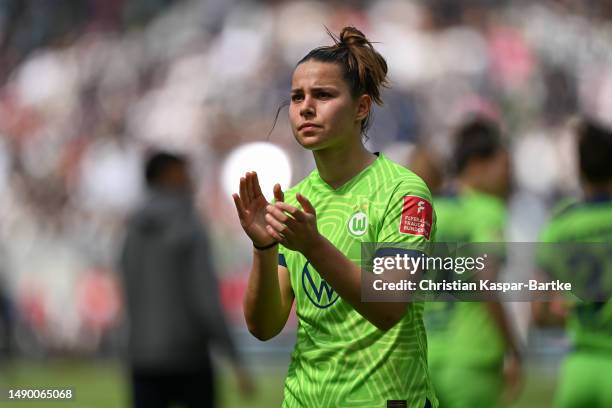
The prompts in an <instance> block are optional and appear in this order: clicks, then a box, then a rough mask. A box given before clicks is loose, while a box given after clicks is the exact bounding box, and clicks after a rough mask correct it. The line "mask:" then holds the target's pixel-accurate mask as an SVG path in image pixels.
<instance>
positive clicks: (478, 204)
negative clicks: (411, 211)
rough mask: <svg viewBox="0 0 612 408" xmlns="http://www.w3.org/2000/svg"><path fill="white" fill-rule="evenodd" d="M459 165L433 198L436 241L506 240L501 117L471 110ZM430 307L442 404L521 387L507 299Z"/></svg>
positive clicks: (493, 397)
mask: <svg viewBox="0 0 612 408" xmlns="http://www.w3.org/2000/svg"><path fill="white" fill-rule="evenodd" d="M454 167H455V169H454V170H455V171H456V173H455V175H456V179H455V180H454V183H453V186H452V188H450V189H448V191H445V192H444V193H442V194H441V195H439V196H438V197H435V198H434V202H435V204H436V212H437V214H438V235H437V238H436V241H437V242H440V243H444V242H446V243H474V242H487V243H499V242H503V241H504V226H505V222H506V208H505V203H504V199H505V198H506V196H507V195H508V192H509V186H510V166H509V155H508V152H507V150H506V149H505V148H504V146H503V144H502V141H501V133H500V130H499V128H498V126H497V124H496V123H494V122H492V121H490V120H488V119H485V118H482V117H473V118H472V119H470V120H469V121H467V122H465V123H464V124H463V126H461V127H460V128H459V129H458V131H457V132H456V134H455V148H454ZM500 255H501V254H500ZM500 258H503V255H501V256H500ZM496 272H497V271H492V270H489V271H488V272H487V273H489V274H495V273H496ZM425 310H426V313H425V322H426V328H427V336H428V344H429V364H430V370H431V376H432V381H433V382H434V387H435V389H436V394H437V395H438V398H439V401H440V406H441V407H450V408H455V407H457V408H459V407H461V408H463V407H466V408H467V407H470V408H480V407H483V408H491V407H496V406H500V405H501V404H502V395H503V394H504V391H506V392H507V395H506V397H507V398H512V397H513V396H514V395H516V394H517V392H518V387H519V383H520V371H521V364H520V358H519V353H518V351H517V347H516V344H515V342H514V340H513V337H512V335H511V330H510V328H509V322H508V317H507V316H506V313H505V311H504V309H503V307H502V305H501V304H499V303H498V302H486V303H485V302H428V303H427V304H426V309H425Z"/></svg>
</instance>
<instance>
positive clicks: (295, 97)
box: [291, 94, 304, 102]
mask: <svg viewBox="0 0 612 408" xmlns="http://www.w3.org/2000/svg"><path fill="white" fill-rule="evenodd" d="M302 99H304V95H301V94H293V95H291V102H300V101H301V100H302Z"/></svg>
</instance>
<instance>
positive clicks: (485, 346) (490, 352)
mask: <svg viewBox="0 0 612 408" xmlns="http://www.w3.org/2000/svg"><path fill="white" fill-rule="evenodd" d="M435 204H436V213H437V215H438V234H437V238H436V240H437V241H438V242H448V243H471V242H492V243H494V242H502V241H503V238H504V226H505V222H506V210H505V206H504V204H503V202H502V201H501V200H500V199H498V198H496V197H494V196H491V195H488V194H484V193H480V192H476V191H466V192H464V193H462V194H459V195H456V194H453V195H447V196H440V197H436V198H435ZM425 322H426V327H427V336H428V339H429V358H430V362H431V365H432V367H434V368H435V367H439V366H443V365H455V366H456V365H461V366H467V367H493V366H498V365H499V364H501V363H502V361H503V356H504V342H503V338H502V337H501V334H500V333H499V330H498V329H497V327H496V325H495V322H493V321H492V319H491V317H490V313H489V312H488V310H487V308H486V306H485V305H484V304H482V303H479V302H428V303H427V306H426V312H425ZM433 371H435V370H433ZM434 375H435V372H434Z"/></svg>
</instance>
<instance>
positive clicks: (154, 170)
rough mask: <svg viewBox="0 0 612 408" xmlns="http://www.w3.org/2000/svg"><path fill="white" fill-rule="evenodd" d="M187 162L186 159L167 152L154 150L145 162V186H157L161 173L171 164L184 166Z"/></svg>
mask: <svg viewBox="0 0 612 408" xmlns="http://www.w3.org/2000/svg"><path fill="white" fill-rule="evenodd" d="M186 164H187V159H185V158H184V157H183V156H179V155H176V154H172V153H167V152H154V153H151V155H149V158H148V160H147V162H146V164H145V180H146V182H147V186H149V187H155V186H158V184H159V181H160V180H161V178H162V177H163V175H164V174H165V173H166V171H168V169H169V168H171V167H173V166H184V165H186Z"/></svg>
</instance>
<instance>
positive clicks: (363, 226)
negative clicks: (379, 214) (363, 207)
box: [347, 211, 368, 237]
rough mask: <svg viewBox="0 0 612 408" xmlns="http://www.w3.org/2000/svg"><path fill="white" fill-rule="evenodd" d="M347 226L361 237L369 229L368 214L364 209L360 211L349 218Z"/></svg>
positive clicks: (353, 233)
mask: <svg viewBox="0 0 612 408" xmlns="http://www.w3.org/2000/svg"><path fill="white" fill-rule="evenodd" d="M347 226H348V231H349V232H350V233H351V235H354V236H356V237H360V236H362V235H363V234H365V233H366V231H367V230H368V216H367V215H366V213H364V212H363V211H358V212H356V213H355V214H353V216H352V217H351V218H350V219H349V221H348V225H347Z"/></svg>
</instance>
